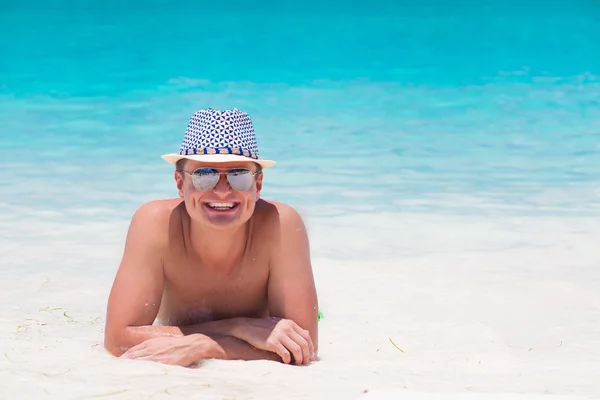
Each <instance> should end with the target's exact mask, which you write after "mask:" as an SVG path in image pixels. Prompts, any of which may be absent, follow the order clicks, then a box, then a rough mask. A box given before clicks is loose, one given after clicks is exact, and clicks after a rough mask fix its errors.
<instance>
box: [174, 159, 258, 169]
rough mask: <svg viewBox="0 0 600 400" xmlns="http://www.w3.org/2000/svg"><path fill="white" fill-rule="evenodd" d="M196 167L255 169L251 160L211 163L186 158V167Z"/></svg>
mask: <svg viewBox="0 0 600 400" xmlns="http://www.w3.org/2000/svg"><path fill="white" fill-rule="evenodd" d="M198 168H215V169H232V168H247V169H249V170H252V171H253V170H255V169H256V165H255V164H254V163H253V162H251V161H241V162H240V161H233V162H224V163H211V162H204V161H195V160H188V161H187V162H186V169H191V170H194V169H198Z"/></svg>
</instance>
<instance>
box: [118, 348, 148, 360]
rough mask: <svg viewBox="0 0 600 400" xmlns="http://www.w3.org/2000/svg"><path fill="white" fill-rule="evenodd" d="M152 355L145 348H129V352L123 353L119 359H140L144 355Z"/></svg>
mask: <svg viewBox="0 0 600 400" xmlns="http://www.w3.org/2000/svg"><path fill="white" fill-rule="evenodd" d="M149 354H152V351H150V350H149V349H148V348H147V347H145V346H144V347H138V348H133V347H132V348H131V349H129V350H127V351H126V352H125V353H123V355H122V356H121V357H124V358H140V357H143V356H146V355H149Z"/></svg>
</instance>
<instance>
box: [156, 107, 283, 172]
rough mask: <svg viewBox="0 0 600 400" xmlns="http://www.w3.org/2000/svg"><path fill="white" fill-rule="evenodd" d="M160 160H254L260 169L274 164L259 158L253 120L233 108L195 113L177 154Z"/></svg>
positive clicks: (171, 161)
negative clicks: (260, 166)
mask: <svg viewBox="0 0 600 400" xmlns="http://www.w3.org/2000/svg"><path fill="white" fill-rule="evenodd" d="M162 158H163V159H165V160H166V161H168V162H170V163H173V164H174V163H176V162H177V161H178V160H180V159H181V158H188V159H194V160H198V161H207V162H231V161H254V162H257V163H258V164H261V165H262V166H263V168H267V167H270V166H272V165H273V164H275V162H274V161H271V160H263V159H262V158H261V157H260V155H259V152H258V145H257V142H256V134H255V132H254V127H253V125H252V120H251V119H250V117H249V116H248V114H246V113H245V112H242V111H239V110H238V109H236V108H234V109H233V110H223V111H220V110H214V109H212V108H209V109H206V110H198V111H196V112H195V113H194V115H192V117H191V118H190V121H189V123H188V126H187V128H186V130H185V135H184V137H183V142H182V143H181V147H180V149H179V153H178V154H167V155H164V156H162Z"/></svg>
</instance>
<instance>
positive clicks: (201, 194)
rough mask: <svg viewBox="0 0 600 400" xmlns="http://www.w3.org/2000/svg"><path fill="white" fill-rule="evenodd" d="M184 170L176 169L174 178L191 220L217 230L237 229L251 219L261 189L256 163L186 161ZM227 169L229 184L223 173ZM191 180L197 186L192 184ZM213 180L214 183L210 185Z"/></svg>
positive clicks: (260, 176) (260, 178)
mask: <svg viewBox="0 0 600 400" xmlns="http://www.w3.org/2000/svg"><path fill="white" fill-rule="evenodd" d="M183 170H184V171H186V172H187V173H183V174H180V173H179V172H177V171H176V172H175V180H176V182H177V189H178V190H179V196H180V197H182V198H183V199H184V201H185V206H186V208H187V210H188V213H189V214H190V217H191V218H192V219H194V220H195V221H198V222H200V223H202V224H207V225H210V226H211V227H213V228H218V229H226V228H236V227H239V226H241V225H243V224H244V223H245V222H246V221H248V219H250V217H251V216H252V214H253V212H254V207H255V204H256V201H257V200H258V198H259V197H260V190H261V189H262V174H256V171H257V165H256V164H254V163H253V162H228V163H207V162H200V161H193V160H187V161H186V162H185V164H184V167H183ZM244 170H249V171H250V173H249V174H247V173H245V172H244ZM194 171H196V172H194ZM215 171H219V172H221V175H220V176H217V175H216V174H215ZM228 171H229V172H230V174H231V176H230V177H229V179H231V183H230V182H229V181H228V177H227V175H226V173H227V172H228ZM199 172H201V173H199ZM190 174H193V175H190ZM250 178H251V179H250ZM217 179H218V180H217ZM194 181H195V182H196V186H198V187H199V188H198V187H196V186H194ZM214 182H216V184H215V185H214V187H213V186H212V185H213V183H214ZM249 182H251V184H249V187H248V189H247V190H244V189H246V187H245V186H244V183H249ZM246 186H247V185H246ZM236 188H237V189H238V190H236Z"/></svg>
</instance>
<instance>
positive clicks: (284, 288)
mask: <svg viewBox="0 0 600 400" xmlns="http://www.w3.org/2000/svg"><path fill="white" fill-rule="evenodd" d="M280 211H281V212H280V229H279V230H280V235H279V236H280V238H279V245H278V246H276V248H275V250H274V252H273V255H272V259H271V270H270V275H269V284H268V289H267V290H268V298H269V312H270V315H271V317H269V318H245V317H240V318H232V319H226V320H219V321H211V322H206V323H202V324H197V325H190V326H182V327H180V326H154V325H152V323H153V322H154V320H155V318H156V316H157V314H158V309H159V306H160V302H161V297H162V290H163V279H164V278H163V276H164V275H163V267H162V262H161V250H160V249H161V248H164V247H163V245H162V243H164V240H165V239H164V238H163V237H162V235H163V233H161V230H160V229H157V227H156V224H157V221H160V220H161V219H162V218H164V217H165V216H164V213H165V212H166V211H165V210H164V207H160V206H159V205H157V204H155V203H148V204H146V205H144V206H142V207H141V208H140V209H139V210H138V211H137V212H136V214H135V215H134V217H133V219H132V222H131V225H130V228H129V232H128V234H127V240H126V243H125V252H124V255H123V259H122V261H121V265H120V266H119V270H118V271H117V275H116V277H115V281H114V283H113V287H112V290H111V293H110V296H109V300H108V307H107V318H106V327H105V340H104V345H105V347H106V349H107V350H108V351H109V352H110V353H112V354H113V355H115V356H123V357H127V358H135V359H145V360H153V361H158V362H163V363H167V364H177V365H184V366H187V365H191V364H193V363H195V362H197V361H199V360H201V359H206V358H218V359H241V360H258V359H265V360H274V361H280V362H284V363H291V362H292V361H293V362H294V363H296V364H307V363H308V362H309V361H310V360H312V359H314V357H315V354H316V352H317V350H318V345H317V343H318V332H317V295H316V290H315V286H314V279H313V275H312V269H311V265H310V255H309V252H310V251H309V244H308V238H307V234H306V229H305V227H304V224H303V222H302V219H301V218H300V216H299V215H298V214H297V213H296V212H295V211H294V210H293V209H291V208H289V207H285V208H284V209H283V210H280ZM161 214H162V215H161Z"/></svg>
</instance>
